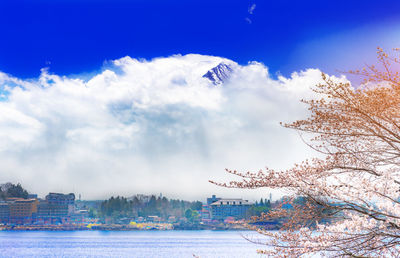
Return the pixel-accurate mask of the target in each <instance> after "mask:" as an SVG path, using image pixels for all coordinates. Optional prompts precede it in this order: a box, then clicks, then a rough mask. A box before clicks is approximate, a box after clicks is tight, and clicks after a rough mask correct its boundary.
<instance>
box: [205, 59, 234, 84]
mask: <svg viewBox="0 0 400 258" xmlns="http://www.w3.org/2000/svg"><path fill="white" fill-rule="evenodd" d="M232 72H233V69H232V68H231V67H230V66H229V65H227V64H225V63H220V64H218V65H217V66H216V67H214V68H212V69H210V70H209V71H208V72H207V73H206V74H204V75H203V77H204V78H207V79H209V80H210V81H211V82H212V83H213V84H214V85H218V84H221V83H224V82H225V81H226V80H227V79H228V78H229V76H230V74H231V73H232Z"/></svg>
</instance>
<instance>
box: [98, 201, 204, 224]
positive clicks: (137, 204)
mask: <svg viewBox="0 0 400 258" xmlns="http://www.w3.org/2000/svg"><path fill="white" fill-rule="evenodd" d="M201 206H202V203H201V202H199V201H196V202H189V201H184V200H173V199H171V200H169V199H167V198H166V197H156V196H154V195H152V196H151V197H150V199H149V200H148V201H142V200H139V199H138V198H137V197H134V198H132V199H131V200H128V199H127V198H125V197H120V196H117V197H111V198H110V199H108V200H105V201H103V202H102V203H101V207H100V213H101V216H102V217H105V216H108V217H109V216H111V217H114V218H120V217H147V216H159V217H161V218H164V219H167V218H168V217H169V216H175V217H177V218H180V217H183V216H185V211H186V210H188V209H191V210H200V209H201Z"/></svg>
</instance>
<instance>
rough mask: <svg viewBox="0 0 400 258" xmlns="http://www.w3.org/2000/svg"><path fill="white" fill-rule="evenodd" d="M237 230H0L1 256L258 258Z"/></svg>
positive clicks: (249, 233)
mask: <svg viewBox="0 0 400 258" xmlns="http://www.w3.org/2000/svg"><path fill="white" fill-rule="evenodd" d="M242 235H246V236H248V237H251V238H258V237H259V236H258V235H257V234H256V233H254V232H238V231H130V232H115V231H114V232H103V231H74V232H27V231H24V232H17V231H10V232H5V231H0V256H1V257H146V258H147V257H168V258H171V257H193V255H196V256H199V257H202V258H203V257H262V256H260V255H258V254H256V250H257V248H262V246H259V245H255V244H253V243H250V242H249V241H247V240H245V239H244V238H243V236H242Z"/></svg>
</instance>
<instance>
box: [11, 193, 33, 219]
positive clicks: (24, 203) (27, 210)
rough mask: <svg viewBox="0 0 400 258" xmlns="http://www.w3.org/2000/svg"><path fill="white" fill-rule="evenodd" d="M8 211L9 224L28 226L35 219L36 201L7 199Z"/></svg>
mask: <svg viewBox="0 0 400 258" xmlns="http://www.w3.org/2000/svg"><path fill="white" fill-rule="evenodd" d="M7 202H8V205H9V209H10V219H9V222H11V223H16V224H26V223H27V224H30V223H32V221H33V220H34V219H35V218H36V214H37V205H38V200H37V199H22V198H9V199H7Z"/></svg>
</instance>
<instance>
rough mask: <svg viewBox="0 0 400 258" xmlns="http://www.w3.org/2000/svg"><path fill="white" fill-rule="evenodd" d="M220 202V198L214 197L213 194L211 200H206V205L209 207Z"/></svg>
mask: <svg viewBox="0 0 400 258" xmlns="http://www.w3.org/2000/svg"><path fill="white" fill-rule="evenodd" d="M219 200H221V198H219V197H216V196H215V195H214V194H213V195H212V196H211V198H207V205H211V204H212V203H214V202H216V201H219Z"/></svg>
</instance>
